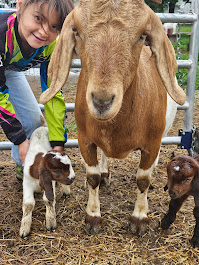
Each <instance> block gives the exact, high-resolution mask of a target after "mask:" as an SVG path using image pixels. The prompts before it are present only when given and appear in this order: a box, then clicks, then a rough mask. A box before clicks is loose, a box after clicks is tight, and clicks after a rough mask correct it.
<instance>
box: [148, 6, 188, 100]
mask: <svg viewBox="0 0 199 265" xmlns="http://www.w3.org/2000/svg"><path fill="white" fill-rule="evenodd" d="M146 8H147V10H148V12H149V14H150V17H151V32H150V33H149V35H148V37H149V40H150V47H151V50H152V52H153V54H154V55H155V59H156V65H157V69H158V72H159V74H160V76H161V79H162V81H163V83H164V85H165V87H166V90H167V92H168V93H169V95H170V96H171V97H172V99H173V100H174V101H175V102H177V103H178V104H180V105H183V104H184V103H185V100H186V94H185V93H184V91H183V90H182V88H181V87H180V86H178V84H177V81H176V78H175V76H176V71H177V62H176V56H175V51H174V48H173V46H172V44H171V42H170V40H169V38H168V37H167V35H166V32H165V31H164V29H163V26H162V23H161V21H160V19H159V18H158V16H157V15H156V14H155V13H154V12H153V11H152V10H151V9H150V7H148V6H146Z"/></svg>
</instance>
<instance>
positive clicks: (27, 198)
mask: <svg viewBox="0 0 199 265" xmlns="http://www.w3.org/2000/svg"><path fill="white" fill-rule="evenodd" d="M34 207H35V199H34V190H33V187H32V185H30V184H29V183H28V181H26V179H24V180H23V206H22V209H23V217H22V220H21V227H20V232H19V234H20V236H21V237H26V236H27V235H28V234H29V233H30V228H31V223H32V211H33V209H34Z"/></svg>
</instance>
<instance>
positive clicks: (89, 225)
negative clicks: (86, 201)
mask: <svg viewBox="0 0 199 265" xmlns="http://www.w3.org/2000/svg"><path fill="white" fill-rule="evenodd" d="M85 224H86V226H85V229H86V232H87V233H88V234H91V235H96V234H98V233H99V232H100V230H101V226H102V218H101V217H96V216H90V215H88V214H87V215H86V218H85Z"/></svg>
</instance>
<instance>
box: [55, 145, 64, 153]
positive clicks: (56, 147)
mask: <svg viewBox="0 0 199 265" xmlns="http://www.w3.org/2000/svg"><path fill="white" fill-rule="evenodd" d="M53 150H55V151H58V152H63V151H64V148H63V146H54V147H53Z"/></svg>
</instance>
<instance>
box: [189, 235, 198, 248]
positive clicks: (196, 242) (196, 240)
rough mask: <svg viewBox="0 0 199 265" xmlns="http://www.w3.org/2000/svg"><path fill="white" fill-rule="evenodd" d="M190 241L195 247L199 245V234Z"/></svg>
mask: <svg viewBox="0 0 199 265" xmlns="http://www.w3.org/2000/svg"><path fill="white" fill-rule="evenodd" d="M190 243H191V245H192V247H193V248H195V247H199V236H193V237H192V239H191V240H190Z"/></svg>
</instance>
